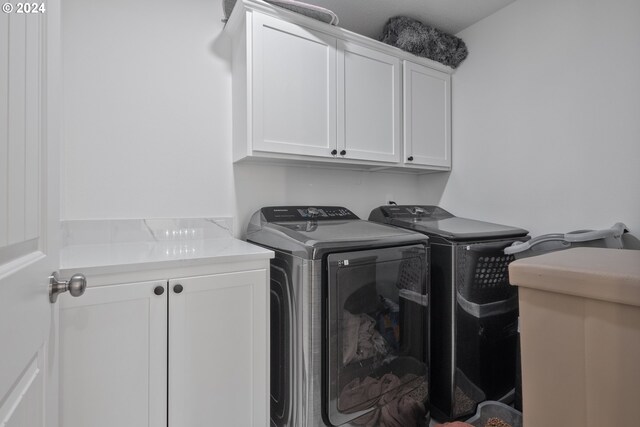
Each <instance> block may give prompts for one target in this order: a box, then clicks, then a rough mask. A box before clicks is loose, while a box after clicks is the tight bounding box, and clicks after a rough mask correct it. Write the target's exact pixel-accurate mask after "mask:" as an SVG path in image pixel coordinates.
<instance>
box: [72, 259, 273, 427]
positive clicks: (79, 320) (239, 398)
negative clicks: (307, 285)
mask: <svg viewBox="0 0 640 427" xmlns="http://www.w3.org/2000/svg"><path fill="white" fill-rule="evenodd" d="M267 279H268V276H267V270H266V269H257V270H248V271H238V272H228V273H220V274H211V275H203V276H197V277H185V278H180V279H169V280H166V279H165V280H159V281H148V282H137V283H126V284H118V285H107V286H97V287H89V288H87V290H86V292H85V294H84V295H83V296H82V297H81V298H64V299H62V306H61V308H60V425H61V426H64V427H87V426H91V427H113V426H118V427H128V426H130V427H143V426H149V427H165V426H167V425H168V426H169V427H187V426H188V427H198V426H212V425H213V426H217V425H219V426H229V427H233V426H238V427H246V426H266V425H268V420H269V413H268V408H267V404H268V396H269V390H268V387H269V381H268V371H267V367H268V355H267V349H268V335H267V333H268V325H269V322H268V317H267V316H268V300H267V296H268V284H267Z"/></svg>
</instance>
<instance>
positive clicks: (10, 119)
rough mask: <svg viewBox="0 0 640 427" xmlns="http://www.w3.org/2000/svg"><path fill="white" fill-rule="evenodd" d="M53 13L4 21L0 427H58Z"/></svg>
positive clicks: (0, 63) (49, 8) (50, 9)
mask: <svg viewBox="0 0 640 427" xmlns="http://www.w3.org/2000/svg"><path fill="white" fill-rule="evenodd" d="M25 4H26V3H25ZM58 6H59V3H58V2H57V1H50V2H47V3H46V4H45V7H46V12H44V13H29V14H26V13H17V12H18V11H17V10H16V8H17V7H19V4H18V3H17V2H11V3H10V4H9V6H7V5H5V6H4V7H3V13H0V345H1V346H2V347H1V348H2V351H1V354H2V355H1V356H0V358H1V362H0V427H4V426H7V427H9V426H12V427H13V426H19V427H36V426H38V427H42V426H43V425H45V424H46V425H47V426H48V427H49V426H52V427H53V426H56V425H57V401H56V396H57V393H56V392H55V389H56V387H57V384H56V376H57V372H56V368H55V363H56V354H55V348H56V345H57V343H56V339H57V337H56V322H57V321H56V318H55V316H56V315H57V312H56V310H57V308H56V306H55V305H52V304H50V303H49V296H48V276H49V274H50V273H51V272H53V271H54V270H56V269H57V268H58V239H57V232H58V228H59V226H58V184H57V183H58V167H57V165H58V152H57V150H58V130H59V128H58V123H59V121H58V118H57V117H56V113H57V111H58V107H57V105H56V103H57V102H58V101H59V96H58V95H57V93H56V91H57V90H58V88H59V84H57V82H59V67H58V64H57V63H56V61H57V60H58V59H59V42H58V40H59V39H58V36H57V34H59V27H58V24H59V19H58V17H59V7H58ZM9 7H13V11H12V13H7V12H8V11H9V10H8V8H9ZM49 390H54V392H53V393H50V392H49Z"/></svg>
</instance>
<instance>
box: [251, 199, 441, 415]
mask: <svg viewBox="0 0 640 427" xmlns="http://www.w3.org/2000/svg"><path fill="white" fill-rule="evenodd" d="M247 240H248V241H249V242H252V243H255V244H258V245H261V246H264V247H267V248H270V249H272V250H273V251H274V252H275V258H274V259H273V260H272V262H271V270H270V271H271V326H270V328H271V353H270V354H271V425H272V426H295V427H306V426H313V427H315V426H325V425H326V426H346V425H381V424H382V423H383V422H384V421H385V419H386V421H390V418H389V417H391V419H396V422H397V423H398V424H394V425H403V426H404V425H406V426H412V425H418V423H417V419H418V418H422V419H424V418H427V417H426V412H425V410H426V409H427V408H428V402H427V398H428V378H429V347H428V343H429V336H428V333H429V309H428V301H429V283H428V277H429V274H428V268H429V261H428V260H429V258H428V238H427V237H426V236H425V235H423V234H419V233H414V232H411V231H407V230H401V229H398V228H395V227H390V226H387V225H382V224H377V223H373V222H368V221H364V220H361V219H359V218H358V217H357V216H356V215H355V214H353V212H351V211H350V210H348V209H346V208H343V207H335V206H322V207H320V206H318V207H310V206H277V207H265V208H262V209H260V210H259V211H257V212H256V213H255V214H254V215H253V217H252V218H251V221H250V223H249V225H248V229H247ZM420 411H422V412H421V413H420ZM403 417H404V418H403ZM412 420H413V421H412ZM389 425H390V424H389Z"/></svg>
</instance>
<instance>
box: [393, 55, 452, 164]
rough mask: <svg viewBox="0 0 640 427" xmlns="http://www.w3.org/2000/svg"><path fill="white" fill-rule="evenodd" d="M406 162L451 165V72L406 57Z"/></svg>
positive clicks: (404, 80)
mask: <svg viewBox="0 0 640 427" xmlns="http://www.w3.org/2000/svg"><path fill="white" fill-rule="evenodd" d="M403 82H404V126H403V127H404V154H405V156H404V157H405V158H404V164H405V165H416V166H418V165H420V166H438V167H441V168H442V169H449V168H451V76H450V75H449V74H447V73H443V72H441V71H437V70H433V69H431V68H427V67H425V66H422V65H419V64H415V63H413V62H409V61H404V78H403Z"/></svg>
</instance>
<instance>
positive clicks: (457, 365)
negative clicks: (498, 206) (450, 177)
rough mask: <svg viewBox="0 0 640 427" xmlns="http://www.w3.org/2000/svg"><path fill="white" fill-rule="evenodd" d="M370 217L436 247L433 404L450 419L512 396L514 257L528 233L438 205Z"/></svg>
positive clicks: (384, 209)
mask: <svg viewBox="0 0 640 427" xmlns="http://www.w3.org/2000/svg"><path fill="white" fill-rule="evenodd" d="M369 220H370V221H375V222H380V223H384V224H390V225H394V226H397V227H402V228H403V229H409V230H413V231H417V232H420V233H423V234H425V235H427V236H428V237H429V241H430V247H431V300H430V302H431V303H430V309H431V320H432V324H431V396H430V398H431V399H430V401H431V410H432V414H433V416H434V418H436V419H438V420H441V421H451V420H455V419H461V418H464V417H467V416H470V415H472V414H474V413H475V411H476V407H477V404H478V403H480V402H482V401H484V400H502V401H509V400H512V399H513V393H514V387H515V381H516V380H515V377H516V371H517V364H516V354H517V349H518V330H517V329H518V295H517V288H516V287H513V286H510V284H509V276H508V265H509V263H510V262H511V261H512V260H513V256H512V255H505V254H504V253H503V249H504V248H505V247H507V246H510V245H511V244H512V243H513V242H514V241H525V240H528V239H529V237H528V236H527V234H528V231H527V230H523V229H521V228H516V227H510V226H505V225H500V224H494V223H489V222H483V221H476V220H472V219H467V218H460V217H456V216H454V215H452V214H451V213H449V212H447V211H445V210H444V209H442V208H440V207H438V206H416V205H405V206H399V205H387V206H380V207H378V208H376V209H374V210H373V211H372V212H371V214H370V215H369Z"/></svg>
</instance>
